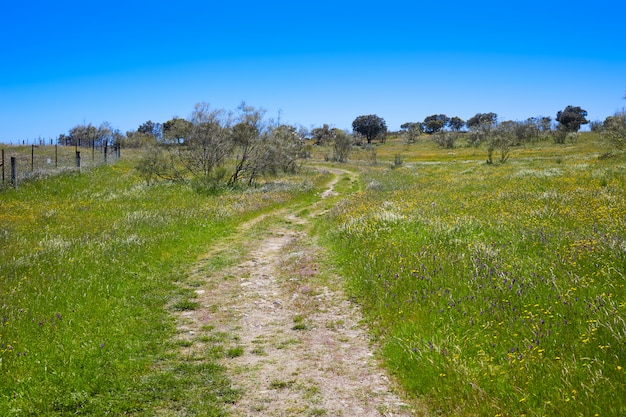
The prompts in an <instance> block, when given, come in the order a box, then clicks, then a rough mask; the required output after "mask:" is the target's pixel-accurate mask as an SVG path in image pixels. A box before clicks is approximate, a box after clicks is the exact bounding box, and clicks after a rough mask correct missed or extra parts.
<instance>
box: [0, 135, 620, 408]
mask: <svg viewBox="0 0 626 417" xmlns="http://www.w3.org/2000/svg"><path fill="white" fill-rule="evenodd" d="M328 153H329V151H328V150H327V149H315V150H314V157H315V159H314V160H313V162H312V163H316V164H319V163H320V161H321V160H322V159H323V158H324V155H327V154H328ZM123 157H124V158H128V157H129V155H124V156H123ZM485 159H486V153H485V151H484V150H481V149H475V148H467V147H459V148H455V149H451V150H449V149H441V148H439V147H437V146H436V145H434V144H433V143H432V142H430V141H428V140H424V139H421V140H420V141H418V143H416V144H413V145H405V144H403V143H402V141H401V140H400V139H394V138H391V139H390V140H389V141H388V142H387V143H386V144H385V145H377V146H375V148H374V150H357V151H355V152H354V153H353V154H352V155H351V157H350V160H349V163H348V164H342V165H340V167H341V168H344V169H350V170H354V171H359V172H360V182H361V187H360V188H361V189H362V191H359V192H354V193H353V194H348V192H352V190H353V184H352V185H350V186H348V185H347V184H343V183H342V182H341V181H340V183H339V184H338V185H337V187H336V188H335V191H338V192H340V193H345V195H344V196H343V197H341V196H338V197H334V198H333V199H332V201H336V200H337V201H339V203H338V204H336V205H335V206H334V207H332V209H331V210H330V211H329V212H328V213H327V214H326V215H325V216H324V217H323V218H321V219H320V222H319V225H318V227H317V230H318V232H319V233H320V234H321V236H322V242H323V243H324V244H325V245H326V246H327V248H328V249H329V252H330V253H331V254H332V257H333V262H334V264H335V265H336V268H337V269H338V270H339V271H340V272H341V274H342V275H343V276H344V277H345V278H346V287H347V289H348V291H349V293H350V295H351V296H352V297H354V299H356V300H358V301H359V302H360V304H361V306H362V310H363V313H364V315H365V318H366V321H367V323H368V324H369V326H370V328H371V330H372V333H373V335H374V336H375V337H376V338H377V340H378V342H379V344H380V346H381V354H382V355H383V357H384V358H385V362H386V365H387V366H388V368H389V369H390V371H391V373H392V374H394V375H395V376H396V377H397V378H398V380H399V381H400V382H401V384H402V386H403V387H404V388H405V390H406V392H407V393H408V395H409V396H411V397H413V398H415V399H416V401H418V402H423V403H424V404H425V405H426V407H427V408H428V409H429V410H430V411H429V415H461V416H472V415H475V416H498V415H501V416H513V415H526V416H542V415H546V416H559V415H564V416H565V415H583V416H593V415H599V416H615V415H624V414H626V375H625V372H626V370H625V369H624V368H626V362H625V359H624V358H625V354H626V321H625V319H626V288H625V285H626V281H625V280H624V272H625V271H626V198H624V192H625V190H626V177H625V175H624V172H626V158H625V157H624V154H623V153H622V154H620V153H616V154H608V153H607V148H606V147H605V145H604V144H603V143H601V142H600V141H599V139H598V138H597V137H596V136H594V135H593V134H585V135H582V136H581V139H580V141H579V143H576V144H566V145H554V144H552V143H548V142H542V143H538V144H532V145H527V146H525V147H520V148H515V149H514V150H513V152H512V154H511V157H510V159H509V161H508V162H507V163H505V164H493V165H487V164H486V163H485V162H484V161H485ZM338 166H339V165H338ZM328 179H329V177H328V176H324V175H319V174H313V173H310V172H307V171H305V172H304V173H303V174H301V175H300V176H294V177H289V178H281V179H280V180H275V181H274V182H272V183H270V184H267V185H265V186H262V187H259V188H255V189H252V190H248V191H243V190H239V191H232V192H226V191H224V192H223V193H222V194H219V195H206V194H203V193H199V192H198V191H197V190H194V189H193V188H191V187H188V186H185V185H181V184H168V183H159V184H156V185H152V186H147V185H146V184H145V183H144V182H143V181H141V179H140V178H139V177H138V176H137V174H136V172H135V171H134V170H133V161H132V159H123V160H122V161H119V162H117V163H116V164H114V165H109V166H103V167H99V168H95V169H93V170H90V171H84V172H73V173H65V174H61V175H59V176H55V177H51V178H48V179H46V180H41V181H30V182H25V183H24V184H21V185H20V188H19V189H18V190H13V189H9V188H6V189H4V190H2V191H1V192H0V415H3V416H4V415H7V416H22V415H33V416H34V415H38V416H39V415H50V416H61V415H77V414H78V415H135V416H143V415H145V416H148V415H150V416H151V415H155V414H159V413H160V414H166V415H170V414H176V415H209V416H214V415H224V413H225V411H224V404H225V403H228V402H230V401H233V400H234V399H235V398H237V396H238V395H240V393H238V392H236V391H235V390H233V389H232V388H231V384H230V381H229V378H228V375H226V374H225V373H224V371H223V369H222V368H221V367H220V366H218V365H217V361H216V359H217V357H215V355H214V353H215V352H219V349H209V350H208V351H207V355H206V360H202V361H189V360H187V359H186V358H182V357H179V356H178V355H177V354H176V346H175V343H176V342H175V340H176V339H175V338H174V337H173V336H174V334H175V331H176V329H175V324H174V319H173V315H172V314H171V311H172V310H177V309H178V310H181V309H188V308H193V298H192V295H191V294H190V293H189V289H185V287H184V286H181V285H178V284H179V283H180V282H183V281H185V279H186V278H187V275H188V273H189V267H190V265H192V264H193V263H194V262H195V261H196V260H197V259H198V257H199V256H201V255H202V254H204V253H206V252H207V250H208V248H209V247H210V246H211V244H212V243H214V242H216V241H218V240H219V239H220V238H222V237H225V236H227V235H229V234H231V233H232V232H233V230H234V229H235V227H236V226H237V225H238V224H241V223H242V222H244V221H246V220H248V219H250V218H251V217H252V216H256V215H259V214H261V213H264V212H266V211H268V210H272V209H275V208H279V207H287V206H289V205H290V204H294V203H296V202H297V203H298V205H299V207H301V206H302V204H303V203H306V202H307V201H309V199H311V198H312V197H311V196H312V195H313V194H314V193H315V191H316V190H318V189H319V187H320V185H321V184H322V183H323V182H324V181H328ZM342 187H343V188H342ZM215 262H219V259H217V260H215ZM217 336H218V335H216V339H217ZM212 352H213V353H212ZM164 410H168V411H167V412H165V411H164ZM168 413H170V414H168Z"/></svg>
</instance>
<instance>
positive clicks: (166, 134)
mask: <svg viewBox="0 0 626 417" xmlns="http://www.w3.org/2000/svg"><path fill="white" fill-rule="evenodd" d="M192 127H193V124H192V123H191V122H190V121H188V120H185V119H181V118H179V117H174V118H173V119H171V120H168V121H167V122H165V123H163V141H164V142H165V143H174V144H179V145H180V144H183V143H185V141H186V140H187V139H188V138H189V135H190V134H191V130H192Z"/></svg>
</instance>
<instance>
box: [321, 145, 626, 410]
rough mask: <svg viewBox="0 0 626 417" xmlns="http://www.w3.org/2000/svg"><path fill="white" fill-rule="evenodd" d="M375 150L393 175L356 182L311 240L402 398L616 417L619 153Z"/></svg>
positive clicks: (624, 332)
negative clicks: (319, 242) (495, 158)
mask: <svg viewBox="0 0 626 417" xmlns="http://www.w3.org/2000/svg"><path fill="white" fill-rule="evenodd" d="M394 147H395V149H394ZM389 148H390V149H389V150H386V151H384V152H383V151H382V150H383V149H386V148H385V147H381V148H380V149H381V151H380V152H379V153H378V157H379V161H380V160H385V158H387V160H389V161H392V160H393V158H394V155H396V154H398V153H399V150H400V151H402V152H404V153H405V154H404V155H403V161H405V162H404V164H403V166H402V167H399V168H396V169H394V170H391V169H390V168H389V167H390V164H379V165H378V166H376V167H370V168H367V169H366V168H363V175H362V176H363V183H364V184H365V185H366V191H364V192H362V193H357V194H354V195H353V196H352V197H351V198H348V199H346V200H344V201H343V202H342V203H340V204H338V205H337V206H335V208H334V209H333V210H332V211H331V214H330V216H328V217H327V218H325V219H324V224H323V225H322V226H321V227H323V228H324V229H325V234H324V235H325V241H326V244H327V245H328V246H329V247H330V248H331V250H332V252H333V253H334V254H335V263H336V264H337V265H338V267H339V268H340V270H341V271H342V273H343V275H344V276H345V277H346V280H347V286H348V288H349V291H350V293H351V295H352V296H354V297H356V299H358V300H359V301H360V303H361V305H362V309H363V312H364V314H365V315H366V318H367V320H368V322H369V324H370V326H371V328H372V329H373V332H374V334H375V336H376V337H377V338H378V340H379V341H380V343H381V346H382V350H383V354H384V357H385V360H386V363H387V366H388V367H389V369H390V370H391V372H392V373H393V374H395V375H396V376H397V377H398V379H399V380H400V381H401V383H402V385H403V386H404V388H405V389H406V390H407V392H408V393H409V394H410V395H413V396H415V397H416V398H420V399H421V400H422V401H424V402H425V403H426V404H427V405H428V406H429V408H430V409H432V410H440V411H439V412H440V413H441V414H443V415H491V416H495V415H527V416H542V415H553V416H556V415H590V416H593V415H624V414H625V413H626V375H625V372H626V362H625V359H624V358H626V325H625V323H626V287H625V285H626V281H624V273H625V272H626V199H625V198H624V190H626V177H625V176H624V174H623V173H624V172H626V161H625V159H624V154H616V156H615V157H613V158H608V159H604V158H599V157H598V156H599V155H602V154H603V153H604V151H603V149H602V145H601V144H599V143H598V142H596V138H595V137H594V136H593V135H586V137H584V138H582V139H581V142H580V143H578V144H575V145H565V146H556V145H553V144H550V143H541V144H538V145H534V146H528V147H526V148H516V149H515V151H514V153H513V156H512V158H511V160H510V161H509V162H507V163H506V164H504V165H494V166H489V165H486V164H485V163H484V158H483V157H482V155H475V153H476V152H478V151H477V150H475V149H455V150H453V151H448V150H443V149H441V150H437V149H433V148H432V145H431V144H422V145H419V144H418V145H416V146H413V147H407V146H405V145H399V144H395V145H394V144H391V145H390V147H389ZM451 153H453V154H454V158H451V155H450V154H451ZM424 155H430V156H429V157H428V158H426V157H425V156H424Z"/></svg>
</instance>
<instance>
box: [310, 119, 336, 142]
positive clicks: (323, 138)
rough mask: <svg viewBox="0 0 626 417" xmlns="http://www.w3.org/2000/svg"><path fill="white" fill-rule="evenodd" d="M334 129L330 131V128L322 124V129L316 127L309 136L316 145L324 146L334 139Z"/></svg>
mask: <svg viewBox="0 0 626 417" xmlns="http://www.w3.org/2000/svg"><path fill="white" fill-rule="evenodd" d="M333 135H334V129H331V128H330V126H328V125H327V124H324V126H322V127H316V128H315V129H313V130H312V131H311V136H312V138H313V139H314V140H315V144H316V145H324V144H326V143H328V142H330V141H332V140H333V138H334V136H333Z"/></svg>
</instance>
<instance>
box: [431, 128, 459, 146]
mask: <svg viewBox="0 0 626 417" xmlns="http://www.w3.org/2000/svg"><path fill="white" fill-rule="evenodd" d="M459 135H460V133H459V132H457V131H455V132H446V131H439V132H436V133H433V134H432V135H431V139H432V140H433V142H435V143H436V144H437V145H439V146H441V147H442V148H446V149H452V148H454V143H455V142H456V140H457V139H458V138H459Z"/></svg>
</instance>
